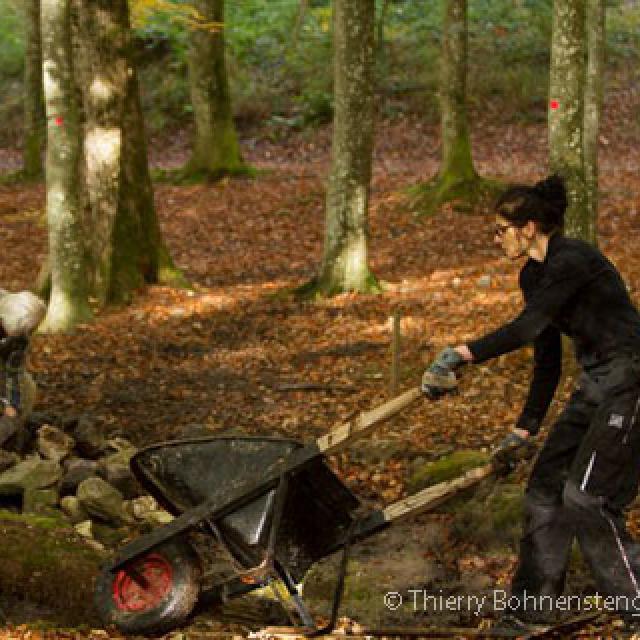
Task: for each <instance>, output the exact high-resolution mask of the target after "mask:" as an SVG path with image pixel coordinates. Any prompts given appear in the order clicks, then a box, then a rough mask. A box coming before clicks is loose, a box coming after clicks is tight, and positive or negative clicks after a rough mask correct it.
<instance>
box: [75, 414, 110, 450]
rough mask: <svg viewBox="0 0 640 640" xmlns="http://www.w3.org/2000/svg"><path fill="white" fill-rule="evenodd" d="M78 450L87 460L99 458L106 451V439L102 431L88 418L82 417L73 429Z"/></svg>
mask: <svg viewBox="0 0 640 640" xmlns="http://www.w3.org/2000/svg"><path fill="white" fill-rule="evenodd" d="M73 439H74V440H75V441H76V450H77V451H78V453H79V454H80V455H81V456H84V457H85V458H98V457H99V456H100V454H101V453H102V452H103V450H104V446H105V437H104V433H103V431H102V429H101V428H100V427H98V426H97V425H96V423H95V422H94V421H93V420H91V419H90V418H89V417H88V416H80V418H78V421H77V423H76V425H75V427H74V428H73Z"/></svg>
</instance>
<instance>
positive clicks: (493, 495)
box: [452, 483, 524, 551]
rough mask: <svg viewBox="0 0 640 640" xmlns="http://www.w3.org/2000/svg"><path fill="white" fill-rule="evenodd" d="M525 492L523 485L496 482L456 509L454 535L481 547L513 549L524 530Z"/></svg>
mask: <svg viewBox="0 0 640 640" xmlns="http://www.w3.org/2000/svg"><path fill="white" fill-rule="evenodd" d="M523 495H524V492H523V489H522V487H521V486H520V485H512V484H507V485H505V484H502V483H496V484H495V485H494V486H493V487H492V489H491V490H490V491H489V492H488V493H485V494H484V495H476V496H475V497H474V499H472V500H469V501H467V502H466V503H465V504H462V505H459V507H458V508H457V509H456V510H455V511H453V513H454V514H455V520H454V523H453V527H452V531H453V533H454V535H456V537H458V538H459V539H461V540H464V541H465V542H471V543H473V544H475V545H477V546H478V547H479V548H481V549H504V548H507V549H509V550H511V551H514V550H515V549H516V548H517V546H518V541H519V539H520V536H521V532H522V520H523Z"/></svg>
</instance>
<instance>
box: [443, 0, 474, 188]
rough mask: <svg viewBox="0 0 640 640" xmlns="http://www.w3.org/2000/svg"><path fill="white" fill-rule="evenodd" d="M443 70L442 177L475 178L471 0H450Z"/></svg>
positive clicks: (447, 5) (455, 178) (447, 12)
mask: <svg viewBox="0 0 640 640" xmlns="http://www.w3.org/2000/svg"><path fill="white" fill-rule="evenodd" d="M440 73H441V76H440V112H441V119H442V122H441V126H442V166H441V168H440V179H441V180H443V181H447V182H461V181H473V180H475V178H476V172H475V169H474V168H473V160H472V158H471V141H470V139H469V126H468V124H467V0H447V2H446V8H445V17H444V28H443V34H442V59H441V70H440Z"/></svg>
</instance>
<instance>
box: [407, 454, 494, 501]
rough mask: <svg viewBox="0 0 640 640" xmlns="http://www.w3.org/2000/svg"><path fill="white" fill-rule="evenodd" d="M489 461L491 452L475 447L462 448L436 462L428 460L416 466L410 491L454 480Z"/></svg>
mask: <svg viewBox="0 0 640 640" xmlns="http://www.w3.org/2000/svg"><path fill="white" fill-rule="evenodd" d="M488 461H489V454H488V453H485V452H483V451H476V450H473V449H461V450H460V451H455V452H453V453H452V454H451V455H448V456H445V457H443V458H440V460H436V461H435V462H427V463H426V464H424V465H420V466H418V467H416V468H414V470H413V473H412V474H411V477H410V478H409V482H408V489H409V492H410V493H415V492H416V491H420V490H421V489H424V488H425V487H430V486H432V485H434V484H439V483H440V482H446V481H447V480H453V479H454V478H457V477H459V476H461V475H463V474H465V473H466V472H467V471H469V470H471V469H474V468H475V467H480V466H482V465H484V464H486V463H487V462H488Z"/></svg>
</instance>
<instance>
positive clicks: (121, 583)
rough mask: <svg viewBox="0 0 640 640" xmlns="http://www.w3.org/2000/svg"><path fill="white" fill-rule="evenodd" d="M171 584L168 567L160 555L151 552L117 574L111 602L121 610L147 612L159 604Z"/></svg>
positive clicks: (171, 576) (170, 574)
mask: <svg viewBox="0 0 640 640" xmlns="http://www.w3.org/2000/svg"><path fill="white" fill-rule="evenodd" d="M172 584H173V569H172V567H171V564H170V563H169V562H168V561H167V560H166V558H163V557H162V556H161V555H159V554H157V553H150V554H149V555H147V556H144V558H141V559H140V560H137V561H136V562H134V563H131V564H130V565H128V566H126V567H125V568H124V569H121V570H120V571H118V573H116V575H115V579H114V581H113V600H114V602H115V604H116V607H117V608H118V609H120V611H135V612H141V611H146V610H147V609H153V608H154V607H155V606H157V605H158V604H160V602H161V601H162V599H163V598H164V597H165V596H166V595H167V594H168V593H169V592H170V591H171V586H172Z"/></svg>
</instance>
